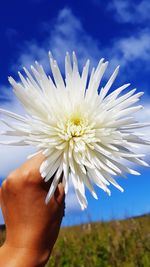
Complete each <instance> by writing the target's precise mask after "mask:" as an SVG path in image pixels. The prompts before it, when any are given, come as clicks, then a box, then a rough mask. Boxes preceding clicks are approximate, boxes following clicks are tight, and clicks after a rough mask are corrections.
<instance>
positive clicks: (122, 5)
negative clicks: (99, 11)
mask: <svg viewBox="0 0 150 267" xmlns="http://www.w3.org/2000/svg"><path fill="white" fill-rule="evenodd" d="M108 10H112V11H113V14H114V16H115V19H116V20H117V21H118V22H122V23H133V24H142V23H143V22H146V21H149V20H150V16H149V14H150V1H149V0H142V1H139V2H138V3H137V2H135V1H130V0H126V1H124V0H113V1H112V2H111V3H110V4H109V5H108Z"/></svg>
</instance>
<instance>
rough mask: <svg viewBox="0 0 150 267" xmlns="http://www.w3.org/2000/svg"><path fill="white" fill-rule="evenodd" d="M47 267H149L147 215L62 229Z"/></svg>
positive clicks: (0, 233)
mask: <svg viewBox="0 0 150 267" xmlns="http://www.w3.org/2000/svg"><path fill="white" fill-rule="evenodd" d="M4 238H5V231H4V230H1V231H0V243H1V244H2V243H3V241H4ZM46 267H150V215H145V216H141V217H136V218H130V219H126V220H123V221H111V222H99V223H89V224H85V225H80V226H74V227H69V228H63V229H61V232H60V235H59V238H58V240H57V243H56V245H55V248H54V250H53V253H52V256H51V258H50V261H49V262H48V264H47V265H46Z"/></svg>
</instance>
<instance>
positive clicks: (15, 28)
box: [0, 0, 150, 225]
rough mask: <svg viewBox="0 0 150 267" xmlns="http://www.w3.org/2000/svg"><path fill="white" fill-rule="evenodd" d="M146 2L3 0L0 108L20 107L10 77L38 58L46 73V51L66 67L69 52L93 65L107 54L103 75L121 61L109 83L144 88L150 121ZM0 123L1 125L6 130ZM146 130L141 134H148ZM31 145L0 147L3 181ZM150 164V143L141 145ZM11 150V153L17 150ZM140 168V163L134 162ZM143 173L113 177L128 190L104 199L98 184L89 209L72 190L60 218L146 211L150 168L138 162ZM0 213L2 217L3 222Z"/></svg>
mask: <svg viewBox="0 0 150 267" xmlns="http://www.w3.org/2000/svg"><path fill="white" fill-rule="evenodd" d="M149 14H150V1H149V0H142V1H141V0H133V1H130V0H126V1H124V0H111V1H108V0H105V1H101V0H86V1H66V0H63V1H61V0H26V1H19V0H13V1H8V0H6V1H1V3H0V37H1V38H0V106H1V107H3V108H6V109H9V110H13V111H15V112H19V113H23V112H24V111H23V110H22V108H21V106H20V104H19V103H18V101H17V100H16V99H15V97H14V96H13V94H12V91H11V88H10V86H9V83H8V81H7V77H8V76H9V75H12V76H13V77H15V78H16V79H17V71H18V70H22V67H23V66H26V67H28V68H30V65H31V64H34V61H35V60H38V61H40V62H41V63H42V64H43V66H44V68H45V70H46V72H47V73H48V72H49V64H48V57H47V54H48V51H49V50H51V51H52V53H53V55H54V56H55V57H56V59H57V60H58V62H59V66H60V68H61V70H62V72H63V71H64V57H65V53H66V51H69V52H72V51H75V52H76V54H77V56H78V59H79V63H80V66H81V67H82V65H83V64H84V62H85V60H86V59H87V58H89V59H90V62H91V66H94V65H96V64H97V62H98V61H99V59H100V58H101V57H104V58H105V59H107V60H109V62H110V64H109V68H108V71H107V72H106V75H105V79H107V78H108V77H109V75H110V73H111V72H112V70H113V68H115V67H116V66H117V65H120V66H121V69H120V73H119V76H118V79H117V81H116V82H115V85H114V89H115V87H117V86H118V85H122V84H123V83H128V82H130V83H131V88H135V87H136V88H137V91H144V92H145V94H144V96H143V98H142V100H141V102H142V104H143V105H144V106H145V109H144V110H143V111H141V113H139V114H138V115H137V117H138V118H139V119H140V120H142V121H146V120H147V121H150V91H149V86H150V16H149ZM3 127H4V126H3V124H2V123H1V124H0V129H3ZM149 130H150V129H146V130H145V131H144V133H145V134H146V135H147V136H148V135H149ZM32 150H33V148H25V149H23V148H19V147H18V148H12V147H9V148H8V147H2V146H0V177H1V178H0V179H1V180H2V179H4V178H5V177H6V176H7V175H8V173H9V172H10V171H11V170H12V169H14V168H15V167H17V166H19V165H20V164H21V163H22V162H23V161H24V160H25V159H26V157H27V155H28V154H29V153H30V152H31V151H32ZM143 151H145V152H146V154H147V156H146V158H147V161H148V162H149V163H150V159H149V155H150V148H143ZM14 155H15V156H14ZM137 169H139V167H138V168H137ZM139 170H140V172H141V176H135V177H133V176H128V179H127V180H122V179H120V178H118V180H119V182H120V184H121V186H123V187H124V189H125V192H124V193H120V192H118V191H117V189H114V188H112V196H111V197H108V196H107V195H105V193H103V192H102V191H99V190H98V195H99V200H98V201H96V200H93V199H92V197H91V196H90V194H89V193H88V192H87V197H88V200H89V207H88V209H87V210H86V211H85V212H82V211H80V208H79V206H78V204H77V202H76V199H75V196H74V191H73V190H72V188H71V189H70V194H69V196H68V200H67V207H68V208H67V214H66V218H65V220H64V224H65V225H66V224H72V223H80V222H83V221H89V220H91V221H94V220H101V219H102V220H109V219H113V218H124V217H127V216H132V215H138V214H142V213H145V212H150V177H149V176H150V169H148V168H146V169H143V168H140V169H139ZM2 221H3V219H2V215H0V223H2Z"/></svg>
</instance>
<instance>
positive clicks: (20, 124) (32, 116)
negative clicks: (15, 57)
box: [0, 53, 149, 209]
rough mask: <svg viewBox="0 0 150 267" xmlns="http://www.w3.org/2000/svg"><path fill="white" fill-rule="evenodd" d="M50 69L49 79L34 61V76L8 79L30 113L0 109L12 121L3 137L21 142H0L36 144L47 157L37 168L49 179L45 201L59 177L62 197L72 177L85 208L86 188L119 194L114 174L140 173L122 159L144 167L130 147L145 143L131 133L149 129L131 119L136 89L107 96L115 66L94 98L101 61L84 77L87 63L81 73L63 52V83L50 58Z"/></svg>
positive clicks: (100, 73) (115, 73) (56, 66)
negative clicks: (112, 187)
mask: <svg viewBox="0 0 150 267" xmlns="http://www.w3.org/2000/svg"><path fill="white" fill-rule="evenodd" d="M50 65H51V70H52V73H53V78H51V77H50V76H48V77H47V75H46V74H45V72H44V70H43V68H42V66H41V65H39V64H38V63H37V62H36V63H35V67H33V66H31V71H32V75H31V74H30V73H29V72H28V70H27V69H26V68H24V71H25V73H26V78H24V77H23V76H22V74H21V73H19V77H20V79H21V83H17V82H15V81H14V79H13V78H12V77H9V82H10V83H11V85H12V86H13V88H14V92H15V94H16V96H17V97H18V99H19V100H20V101H21V103H22V104H23V106H24V108H25V110H26V111H27V113H28V115H26V116H25V117H22V116H20V115H17V114H14V113H12V112H9V111H6V110H2V109H1V110H0V112H1V113H2V114H4V115H7V116H8V117H11V118H13V119H14V120H15V121H16V123H14V122H13V123H10V122H9V121H7V122H6V121H3V122H4V123H5V124H6V125H7V126H9V128H10V129H9V130H7V131H6V132H4V133H3V134H5V135H10V136H17V137H18V138H19V139H17V140H16V141H14V140H13V141H10V142H1V143H3V144H11V145H34V146H36V148H37V153H39V152H42V153H43V154H44V155H45V156H46V160H45V161H44V162H43V163H42V165H41V167H40V173H41V176H42V177H43V178H44V179H45V181H48V180H49V179H52V177H53V181H52V184H51V187H50V190H49V192H48V195H47V198H46V203H47V202H48V201H49V200H50V198H51V196H52V195H53V193H54V191H55V189H56V187H57V184H58V182H59V180H60V176H61V175H62V174H63V181H62V182H63V185H64V188H65V193H67V191H68V182H69V179H72V182H73V185H74V187H75V191H76V195H77V198H78V201H79V203H80V205H81V208H82V209H84V208H86V207H87V200H86V196H85V187H84V184H85V185H86V186H87V187H88V189H89V190H90V191H91V193H92V195H93V196H94V197H95V198H96V199H97V195H96V193H95V191H94V188H93V185H92V184H93V183H94V184H96V185H97V186H99V187H100V188H102V189H103V190H104V191H106V192H107V193H108V194H109V195H110V190H109V189H108V186H109V185H110V183H111V184H113V185H114V186H116V187H117V188H118V189H120V190H121V191H123V189H122V188H121V187H120V186H119V185H118V183H117V182H116V180H115V179H114V178H113V176H123V177H124V176H125V175H124V173H130V174H135V175H139V173H138V172H136V171H134V170H132V169H131V168H129V167H127V166H125V165H124V164H123V163H121V160H122V159H126V160H128V161H131V162H134V163H137V164H140V165H144V166H148V164H147V163H146V162H144V161H143V160H142V157H143V156H144V155H142V154H136V153H134V152H133V148H134V147H137V146H139V145H141V144H149V142H148V141H146V140H143V139H142V138H141V137H140V136H139V135H138V134H137V133H135V132H134V129H137V128H141V127H144V126H147V125H149V124H144V123H139V122H137V121H135V119H134V118H133V113H135V112H137V111H139V110H140V109H141V108H142V106H141V105H140V106H134V104H135V103H136V102H137V101H138V100H139V97H140V96H141V95H143V92H140V93H136V94H134V93H135V91H136V89H133V90H131V91H128V92H127V93H125V94H124V95H123V94H121V93H122V91H123V90H124V89H126V88H127V87H128V86H129V85H130V84H125V85H123V86H121V87H119V88H118V89H116V90H115V91H113V92H112V93H110V94H108V91H109V89H110V87H111V86H112V84H113V82H114V80H115V78H116V76H117V74H118V71H119V67H117V68H116V69H115V71H114V73H113V74H112V76H111V77H110V79H109V81H108V82H107V83H106V85H105V86H104V87H103V88H101V90H100V93H99V94H98V89H99V86H100V82H101V79H102V77H103V74H104V72H105V70H106V68H107V65H108V62H104V59H101V60H100V62H99V64H98V66H97V68H96V69H94V68H93V69H92V72H91V74H90V77H88V73H89V71H88V70H89V60H88V61H87V62H86V64H85V66H84V68H83V71H82V74H81V75H80V74H79V70H78V63H77V59H76V56H75V53H73V64H72V63H71V60H70V56H69V54H68V53H67V54H66V59H65V76H66V77H65V81H64V79H63V77H62V75H61V73H60V70H59V68H58V65H57V62H56V61H55V60H54V59H53V58H52V56H51V54H50ZM52 79H53V80H54V81H53V80H52Z"/></svg>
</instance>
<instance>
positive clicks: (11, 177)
mask: <svg viewBox="0 0 150 267" xmlns="http://www.w3.org/2000/svg"><path fill="white" fill-rule="evenodd" d="M16 178H17V170H15V171H12V172H11V173H10V174H9V175H8V176H7V178H6V180H5V187H9V186H14V184H15V181H16Z"/></svg>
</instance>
